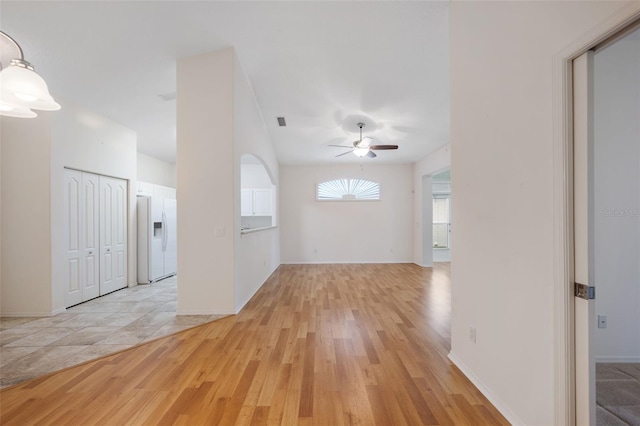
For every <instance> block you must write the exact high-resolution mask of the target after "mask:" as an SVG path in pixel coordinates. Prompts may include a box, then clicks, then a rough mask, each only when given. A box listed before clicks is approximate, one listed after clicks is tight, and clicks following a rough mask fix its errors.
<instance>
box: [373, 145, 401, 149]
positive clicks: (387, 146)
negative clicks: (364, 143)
mask: <svg viewBox="0 0 640 426" xmlns="http://www.w3.org/2000/svg"><path fill="white" fill-rule="evenodd" d="M369 149H398V145H371V146H370V147H369Z"/></svg>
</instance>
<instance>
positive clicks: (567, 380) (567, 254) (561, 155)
mask: <svg viewBox="0 0 640 426" xmlns="http://www.w3.org/2000/svg"><path fill="white" fill-rule="evenodd" d="M638 19H640V2H633V3H630V4H629V5H627V6H625V7H623V8H621V9H620V10H619V11H618V12H617V13H615V14H614V15H612V16H610V17H609V18H608V19H607V20H605V21H603V22H602V23H601V24H600V25H598V26H597V27H595V28H593V29H592V30H591V31H590V32H589V33H587V34H585V35H584V36H583V37H581V38H580V39H578V40H576V41H575V42H574V43H573V44H571V45H570V46H568V47H567V48H565V49H564V50H562V51H561V52H559V53H558V54H556V55H554V57H553V131H554V136H553V142H554V144H553V146H554V153H553V170H554V173H553V215H554V229H553V235H554V259H555V265H554V292H553V293H554V300H553V304H554V396H555V397H554V419H555V424H566V425H574V424H575V397H576V393H575V374H574V359H575V347H574V326H575V324H574V294H573V281H574V280H573V113H572V110H573V90H572V86H573V81H572V73H573V68H572V62H573V60H574V59H575V58H577V57H578V56H580V55H582V54H583V53H584V52H586V51H588V50H590V49H592V48H594V47H595V46H597V45H598V44H600V43H602V42H604V41H605V40H607V39H608V38H610V37H612V36H614V35H615V34H616V33H618V32H620V31H622V30H623V29H625V28H626V27H628V26H629V25H631V24H632V23H633V22H634V21H636V20H638Z"/></svg>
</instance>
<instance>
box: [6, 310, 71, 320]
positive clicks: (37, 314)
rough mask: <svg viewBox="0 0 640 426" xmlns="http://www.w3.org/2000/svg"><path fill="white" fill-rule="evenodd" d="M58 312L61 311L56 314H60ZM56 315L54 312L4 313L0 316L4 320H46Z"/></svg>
mask: <svg viewBox="0 0 640 426" xmlns="http://www.w3.org/2000/svg"><path fill="white" fill-rule="evenodd" d="M62 309H63V310H66V308H62ZM58 311H60V310H59V309H57V310H56V311H55V312H56V313H60V312H58ZM54 315H56V314H55V313H53V312H2V314H0V316H1V317H2V318H25V317H37V318H45V317H52V316H54Z"/></svg>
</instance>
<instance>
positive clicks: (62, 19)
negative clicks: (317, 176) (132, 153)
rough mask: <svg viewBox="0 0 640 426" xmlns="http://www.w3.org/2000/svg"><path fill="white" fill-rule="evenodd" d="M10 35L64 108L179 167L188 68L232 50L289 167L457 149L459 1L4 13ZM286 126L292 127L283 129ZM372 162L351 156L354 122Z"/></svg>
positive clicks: (8, 8)
mask: <svg viewBox="0 0 640 426" xmlns="http://www.w3.org/2000/svg"><path fill="white" fill-rule="evenodd" d="M0 24H1V29H2V30H3V31H5V32H6V33H8V34H9V35H11V36H12V37H13V38H15V39H16V40H17V41H18V43H20V44H21V46H22V49H23V50H24V54H25V59H27V60H28V61H30V62H31V63H32V64H33V65H34V66H35V67H36V71H38V73H39V74H40V75H42V76H43V77H44V78H45V79H46V80H47V83H48V84H49V89H50V91H51V92H52V94H53V95H54V96H55V97H58V98H60V100H61V102H62V104H63V107H64V100H65V99H68V100H69V101H72V102H74V103H77V104H79V105H82V106H84V107H86V108H89V109H91V110H93V111H95V112H98V113H100V114H102V115H105V116H107V117H109V118H110V119H112V120H114V121H116V122H119V123H121V124H123V125H125V126H127V127H129V128H131V129H133V130H135V131H137V133H138V150H139V151H140V152H143V153H145V154H148V155H151V156H154V157H157V158H160V159H162V160H165V161H169V162H175V151H176V149H175V143H176V141H175V135H176V129H175V126H176V124H175V122H176V120H175V100H163V99H161V97H159V95H164V94H171V93H172V92H175V90H176V61H177V59H178V58H181V57H185V56H190V55H195V54H199V53H205V52H209V51H213V50H216V49H220V48H224V47H229V46H232V47H234V48H235V50H236V54H237V56H238V60H239V62H240V64H241V65H242V67H243V68H244V70H245V72H246V74H247V76H248V78H249V80H250V82H251V84H252V85H253V88H254V91H255V94H256V100H257V102H258V106H259V108H260V110H261V111H262V114H263V117H264V120H265V122H266V125H267V128H268V131H269V133H270V135H271V138H272V141H273V144H274V146H275V148H276V153H277V155H278V159H279V161H280V163H281V164H307V163H314V164H323V163H336V162H355V161H367V162H372V163H398V162H413V161H416V160H419V159H420V158H422V157H423V156H425V155H426V154H428V153H430V152H432V151H434V150H435V149H437V148H438V147H440V146H442V145H444V144H446V143H447V142H449V58H448V46H449V38H448V3H447V2H431V1H425V2H423V1H409V2H403V1H376V2H373V1H371V2H370V1H355V2H351V1H292V2H289V1H276V2H265V1H259V2H248V1H228V2H225V1H193V2H192V1H124V2H115V1H70V2H62V1H44V2H36V1H6V0H4V1H2V3H1V4H0ZM281 116H284V117H285V118H286V122H287V126H286V127H278V123H277V120H276V117H281ZM358 121H363V122H365V123H366V126H365V129H364V131H365V135H370V136H373V137H375V138H376V139H377V142H378V143H383V144H397V145H399V146H400V148H399V149H398V150H397V151H378V157H377V158H375V159H369V158H365V159H363V160H361V159H360V158H357V157H355V156H354V155H345V156H342V157H339V158H336V157H335V155H337V154H339V153H342V152H344V151H343V150H341V149H340V148H332V147H328V146H327V145H328V144H351V143H352V142H353V141H354V140H356V139H357V133H358V127H357V125H356V123H357V122H358Z"/></svg>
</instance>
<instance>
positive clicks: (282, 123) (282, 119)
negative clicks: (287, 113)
mask: <svg viewBox="0 0 640 426" xmlns="http://www.w3.org/2000/svg"><path fill="white" fill-rule="evenodd" d="M278 126H280V127H287V122H286V121H284V117H278Z"/></svg>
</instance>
